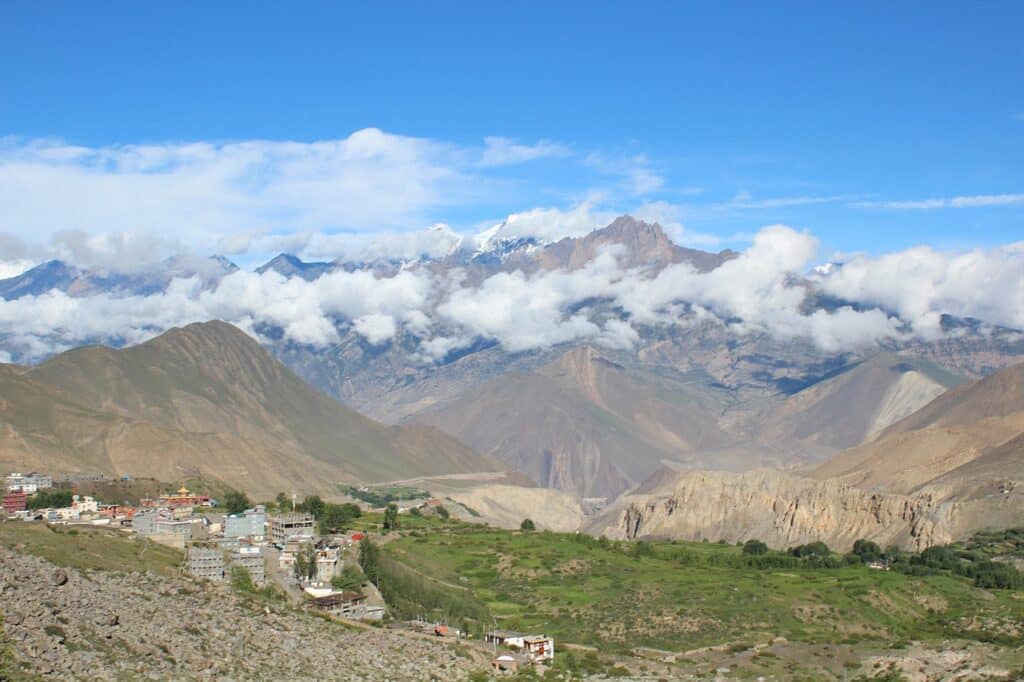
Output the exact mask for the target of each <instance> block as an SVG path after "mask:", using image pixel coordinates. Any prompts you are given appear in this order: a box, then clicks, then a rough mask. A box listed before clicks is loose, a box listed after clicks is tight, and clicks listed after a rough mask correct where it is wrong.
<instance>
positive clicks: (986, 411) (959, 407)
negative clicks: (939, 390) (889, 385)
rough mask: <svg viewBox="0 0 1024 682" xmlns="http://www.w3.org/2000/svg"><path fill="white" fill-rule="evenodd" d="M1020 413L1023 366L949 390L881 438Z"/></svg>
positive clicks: (1022, 408) (1023, 397)
mask: <svg viewBox="0 0 1024 682" xmlns="http://www.w3.org/2000/svg"><path fill="white" fill-rule="evenodd" d="M1021 411H1024V363H1020V364H1016V365H1011V366H1010V367H1006V368H1005V369H1001V370H999V371H998V372H996V373H994V374H992V375H990V376H987V377H985V378H984V379H981V380H979V381H974V382H971V383H969V384H964V385H963V386H960V387H958V388H956V389H954V390H952V391H949V392H948V393H946V394H944V395H942V396H940V397H938V398H936V399H935V400H933V401H932V402H931V403H929V404H928V405H926V406H925V407H923V408H922V409H920V410H918V411H917V412H915V413H914V414H912V415H910V416H908V417H907V418H906V419H903V420H900V421H899V422H897V423H895V424H893V425H892V426H890V427H889V428H888V429H886V430H885V432H884V433H883V434H882V435H883V436H884V435H889V434H893V433H906V432H908V431H913V430H916V429H922V428H926V427H931V426H952V425H963V424H974V423H977V422H980V421H982V420H985V419H993V418H997V417H1005V416H1008V415H1011V414H1013V413H1016V412H1021Z"/></svg>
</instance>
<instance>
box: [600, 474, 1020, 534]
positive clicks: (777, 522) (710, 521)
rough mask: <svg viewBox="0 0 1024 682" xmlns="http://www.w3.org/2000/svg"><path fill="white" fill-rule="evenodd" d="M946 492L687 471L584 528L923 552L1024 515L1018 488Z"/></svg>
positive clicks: (631, 497)
mask: <svg viewBox="0 0 1024 682" xmlns="http://www.w3.org/2000/svg"><path fill="white" fill-rule="evenodd" d="M952 497H953V491H952V490H945V489H941V488H935V489H927V490H922V491H920V492H916V493H914V494H909V495H899V494H882V493H872V492H868V491H864V490H861V489H859V488H856V487H854V486H852V485H848V484H845V483H842V482H840V481H837V480H834V479H829V480H824V481H816V480H812V479H808V478H801V477H797V476H791V475H787V474H784V473H781V472H777V471H771V470H766V469H758V470H754V471H748V472H743V473H732V472H723V471H689V472H685V473H678V474H676V475H674V476H669V477H663V478H662V480H661V482H660V484H659V485H658V486H657V487H656V489H654V490H648V491H647V492H645V493H643V494H635V495H627V496H625V497H623V498H621V499H620V500H619V502H618V503H616V504H615V505H614V506H613V507H611V508H609V509H608V510H607V511H606V512H605V513H604V514H602V515H600V516H599V517H597V518H596V519H594V521H592V522H591V524H590V525H589V526H588V530H589V532H591V533H594V534H596V535H600V534H604V535H607V536H608V537H610V538H613V539H641V538H675V539H686V540H703V539H705V538H706V539H708V540H710V541H718V540H725V541H727V542H742V541H745V540H748V539H751V538H757V539H759V540H763V541H764V542H767V543H768V544H769V545H771V546H774V547H780V548H782V547H790V546H793V545H798V544H803V543H806V542H813V541H817V540H822V541H824V542H826V543H827V544H828V545H829V546H830V547H832V548H833V549H835V550H838V551H846V550H848V549H849V548H850V547H851V546H852V545H853V542H854V541H855V540H857V539H859V538H868V539H871V540H874V541H875V542H877V543H879V544H880V545H882V546H886V545H890V544H896V545H899V546H901V547H903V548H905V549H913V550H920V549H923V548H925V547H929V546H931V545H936V544H943V543H948V542H951V541H953V540H954V539H957V538H959V537H962V536H963V535H964V534H966V533H969V532H971V531H972V530H976V529H979V528H982V527H984V526H986V525H989V524H990V523H992V522H993V521H996V522H998V521H999V520H1002V519H1006V521H1007V522H1011V523H1012V519H1013V518H1018V519H1019V518H1021V517H1024V495H1022V494H1020V493H1018V492H1015V491H1011V492H1010V493H1009V494H1005V493H1003V492H1001V491H997V490H996V491H993V494H992V496H991V497H990V498H984V499H983V498H977V499H971V500H963V501H957V500H954V499H951V498H952Z"/></svg>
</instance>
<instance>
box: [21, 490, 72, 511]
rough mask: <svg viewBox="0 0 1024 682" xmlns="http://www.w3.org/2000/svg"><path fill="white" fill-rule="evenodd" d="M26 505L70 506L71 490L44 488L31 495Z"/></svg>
mask: <svg viewBox="0 0 1024 682" xmlns="http://www.w3.org/2000/svg"><path fill="white" fill-rule="evenodd" d="M25 505H26V506H27V507H28V508H29V509H49V508H51V507H52V508H58V507H70V506H71V491H70V490H68V489H67V488H50V489H45V488H44V489H43V490H40V491H38V492H36V493H35V494H34V495H32V496H31V497H29V498H28V500H27V501H26V502H25Z"/></svg>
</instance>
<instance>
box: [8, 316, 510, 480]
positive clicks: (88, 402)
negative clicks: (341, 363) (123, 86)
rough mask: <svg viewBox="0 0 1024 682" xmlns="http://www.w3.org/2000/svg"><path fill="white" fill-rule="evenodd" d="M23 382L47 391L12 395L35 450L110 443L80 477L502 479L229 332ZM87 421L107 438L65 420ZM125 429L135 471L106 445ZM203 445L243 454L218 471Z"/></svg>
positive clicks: (172, 335) (63, 362)
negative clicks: (359, 408)
mask: <svg viewBox="0 0 1024 682" xmlns="http://www.w3.org/2000/svg"><path fill="white" fill-rule="evenodd" d="M15 378H17V379H21V380H22V381H27V382H30V383H31V384H32V385H33V386H35V387H36V390H35V392H34V393H30V394H26V393H24V392H23V391H19V390H17V389H13V387H12V390H11V391H10V393H8V391H5V392H4V397H5V399H6V400H7V401H9V402H10V403H11V406H12V408H13V409H15V410H17V411H18V412H19V414H24V413H28V414H33V415H37V416H36V417H34V419H35V422H33V424H32V425H31V428H28V429H27V431H28V432H30V433H32V434H34V435H33V438H32V439H31V440H33V442H45V441H46V440H47V437H48V435H47V434H48V433H51V432H52V433H55V434H62V435H60V436H59V437H58V436H54V437H53V438H52V440H53V441H54V442H55V443H59V442H63V441H64V440H65V439H67V438H72V440H73V437H74V436H75V434H77V433H79V432H80V433H81V434H82V436H81V438H85V439H87V440H88V439H92V440H94V441H95V440H97V439H102V440H104V441H105V442H106V443H107V445H106V446H105V447H102V448H100V447H98V446H95V447H93V448H92V449H86V450H82V451H81V459H82V461H81V462H80V463H79V458H78V457H72V460H73V461H70V462H66V464H67V465H68V466H69V467H70V465H72V464H74V466H73V468H74V469H75V470H81V469H83V468H86V466H85V465H90V466H93V467H95V468H98V469H99V470H101V471H110V472H117V473H120V472H127V473H133V474H137V475H150V476H155V477H157V476H160V475H162V474H161V473H160V472H166V470H167V460H168V459H174V461H175V465H174V466H175V467H176V468H177V469H180V470H186V469H188V470H197V471H201V472H202V473H204V474H207V475H209V476H211V477H213V478H220V479H222V480H225V481H226V482H228V483H231V484H233V485H238V486H241V487H247V488H251V487H252V486H253V485H255V484H256V483H257V482H260V481H262V482H263V483H260V485H261V486H262V485H263V484H264V483H266V484H269V483H270V482H271V481H274V482H275V485H277V486H278V487H277V489H281V486H282V485H283V483H285V482H288V481H293V484H299V483H301V484H302V485H303V487H304V488H305V487H308V485H309V483H310V482H311V481H315V482H316V489H318V490H326V489H329V488H330V486H331V485H332V484H333V483H335V482H337V481H339V480H367V481H376V480H390V479H398V478H407V477H409V476H415V475H434V474H443V473H461V472H477V471H494V470H500V469H501V468H502V467H501V466H500V465H499V464H497V463H496V462H495V461H494V460H492V459H491V458H488V457H481V456H480V455H478V454H476V453H475V452H473V451H472V450H470V449H469V448H467V447H466V446H464V445H462V444H461V443H459V442H458V441H456V440H455V439H454V438H452V437H450V436H448V435H446V434H443V433H441V432H439V431H437V430H436V429H430V428H425V427H395V426H388V425H385V424H381V423H379V422H375V421H372V420H370V419H367V418H365V417H363V416H361V415H359V414H358V413H356V412H354V411H352V410H350V409H348V408H346V407H344V406H342V405H341V404H340V403H337V402H335V401H334V400H331V399H330V398H328V397H327V396H325V395H324V394H322V393H320V392H319V391H317V390H315V389H313V388H311V387H310V386H308V385H307V384H305V383H304V382H302V380H300V379H299V378H298V377H296V376H295V375H294V374H292V373H291V372H290V371H289V370H287V369H285V368H284V366H283V365H281V364H280V363H278V362H277V361H276V360H274V359H273V357H271V356H270V355H269V354H268V353H267V352H266V351H265V350H263V348H261V347H260V346H259V344H257V343H256V342H255V341H253V340H252V339H251V338H249V336H247V335H246V334H245V333H244V332H242V331H241V330H239V329H237V328H235V327H233V326H231V325H228V324H225V323H222V322H209V323H203V324H194V325H189V326H188V327H185V328H183V329H175V330H171V331H169V332H167V333H166V334H164V335H162V336H160V337H158V338H155V339H153V340H151V341H149V342H147V343H144V344H141V345H139V346H134V347H131V348H126V349H124V350H112V349H109V348H101V347H89V348H82V349H77V350H74V351H69V352H67V353H64V354H62V355H60V356H57V357H56V358H54V359H52V360H50V361H48V362H46V363H44V364H43V365H40V366H38V367H36V368H33V369H31V370H28V371H27V372H24V374H22V375H20V376H18V377H15ZM7 379H8V381H13V380H14V378H12V377H10V376H9V377H7ZM8 395H10V398H7V396H8ZM26 395H38V396H40V397H38V398H37V399H35V403H34V404H33V406H32V407H31V409H29V408H27V407H25V408H23V407H22V403H23V402H25V401H26V398H25V396H26ZM57 397H60V398H61V400H63V402H61V400H57ZM51 406H52V408H51ZM82 406H88V407H87V408H85V407H82ZM83 410H84V413H83ZM80 414H85V415H87V416H88V418H89V419H91V420H93V421H97V420H98V421H97V424H100V423H102V424H103V425H105V428H106V429H107V431H104V430H103V429H102V428H100V426H99V425H97V426H96V428H92V427H91V426H88V425H86V426H83V427H82V428H80V429H71V430H70V431H69V430H68V428H69V427H68V426H67V424H65V420H66V421H68V422H71V421H75V420H77V421H81V420H82V419H84V417H81V416H79V415H80ZM27 426H28V425H26V427H27ZM118 429H122V430H123V429H127V430H128V433H133V434H136V437H134V438H133V439H132V440H131V448H132V449H131V452H132V453H134V454H132V456H131V457H129V458H128V459H127V460H124V459H120V458H122V457H125V456H127V455H124V454H123V452H122V449H121V448H124V447H127V446H126V445H124V444H123V443H122V442H121V441H111V440H110V438H109V437H108V436H106V435H103V436H101V435H100V434H106V433H107V432H108V431H118ZM143 431H144V432H145V433H146V434H149V435H148V437H144V436H143V435H141V434H142V433H143ZM90 434H91V435H90ZM8 442H9V443H11V446H10V449H9V450H7V452H9V453H11V454H8V456H7V457H8V459H9V461H10V459H11V457H12V455H13V454H14V453H16V452H17V451H18V450H19V448H18V447H17V446H16V445H14V443H16V442H18V441H17V439H15V438H14V437H13V435H12V438H11V439H10V440H9V441H8ZM197 443H204V444H207V446H208V448H210V449H213V450H216V448H214V447H213V446H212V445H208V444H209V443H217V444H223V448H224V451H225V452H227V451H230V450H231V449H234V450H235V454H234V455H233V456H231V457H228V458H227V459H225V458H224V457H218V458H216V462H217V465H216V466H213V465H212V463H211V459H210V456H209V453H207V454H206V455H204V454H203V451H202V448H199V447H198V445H197ZM186 444H187V446H186ZM218 447H219V446H218ZM20 450H21V451H22V452H23V453H24V458H23V460H24V461H26V463H28V461H29V459H30V456H32V457H34V458H35V461H37V462H39V466H41V467H44V468H45V466H44V465H46V456H45V451H44V450H41V449H39V448H33V447H27V446H26V447H22V448H20ZM172 453H173V454H172ZM60 457H63V455H61V456H60ZM60 457H58V460H60V461H61V462H65V460H64V459H60ZM104 458H106V459H105V460H104ZM123 464H131V468H129V467H127V466H121V465H123ZM51 466H56V465H51ZM62 467H63V465H62ZM261 492H273V491H272V490H270V489H267V490H263V489H262V488H261Z"/></svg>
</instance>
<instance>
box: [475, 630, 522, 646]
mask: <svg viewBox="0 0 1024 682" xmlns="http://www.w3.org/2000/svg"><path fill="white" fill-rule="evenodd" d="M527 637H528V635H526V634H524V633H522V632H510V631H508V630H491V631H490V632H488V633H487V634H485V635H484V641H485V642H487V643H488V644H498V645H500V646H507V647H513V648H515V649H522V648H523V644H524V642H525V640H526V638H527Z"/></svg>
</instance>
